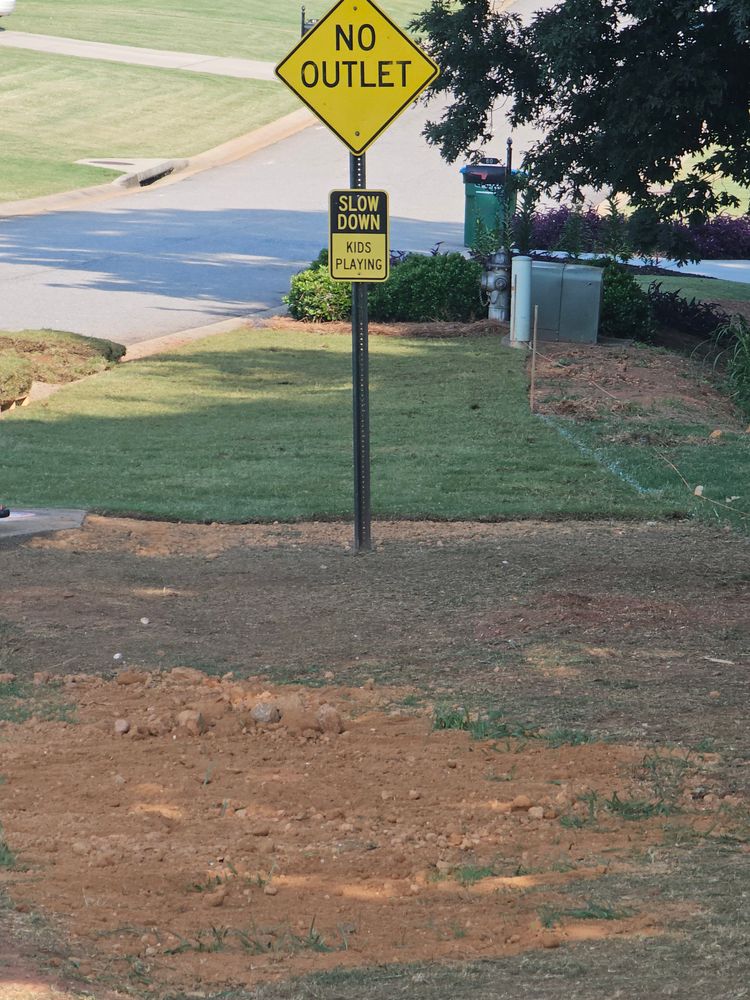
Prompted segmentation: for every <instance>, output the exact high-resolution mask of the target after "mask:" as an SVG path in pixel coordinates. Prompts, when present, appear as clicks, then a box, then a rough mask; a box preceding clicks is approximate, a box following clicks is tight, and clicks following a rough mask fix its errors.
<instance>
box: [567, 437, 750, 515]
mask: <svg viewBox="0 0 750 1000" xmlns="http://www.w3.org/2000/svg"><path fill="white" fill-rule="evenodd" d="M557 423H558V424H560V425H564V428H565V429H566V430H568V431H570V432H572V433H573V434H574V436H575V438H576V440H578V441H579V442H581V444H582V445H583V446H584V447H585V448H588V449H591V451H592V452H593V453H595V454H596V455H597V457H598V458H599V460H600V461H602V462H603V463H604V464H616V466H617V467H618V468H619V469H620V470H621V471H622V472H623V473H624V474H626V475H628V476H630V477H632V478H633V479H634V480H635V481H636V482H638V483H639V484H640V485H641V486H642V487H645V488H646V489H650V490H657V491H659V495H660V496H661V497H662V502H664V503H666V504H669V503H671V504H672V505H673V506H674V508H675V509H677V508H679V507H685V506H687V508H688V509H689V511H690V514H691V516H695V517H698V518H700V519H701V520H707V521H708V522H709V523H712V524H729V525H732V526H733V527H735V528H738V529H740V530H741V531H744V532H747V531H750V434H747V433H743V432H742V431H740V430H736V431H734V432H732V431H725V432H724V433H723V435H722V436H721V437H720V438H718V439H716V440H712V439H709V434H710V433H711V431H712V430H714V427H713V425H710V424H696V423H692V422H691V423H684V424H680V423H679V422H678V421H675V420H664V419H653V420H649V421H648V423H647V425H646V426H644V427H643V428H642V430H643V432H644V436H643V439H642V440H639V436H638V434H637V433H634V434H633V435H632V440H630V441H627V442H624V441H622V440H621V439H622V429H623V425H622V423H621V422H620V421H617V420H601V421H589V422H587V423H579V424H573V423H572V421H565V422H563V421H559V420H558V421H557ZM646 432H647V434H646ZM646 437H648V438H649V439H650V440H651V441H660V442H663V443H659V444H656V445H654V444H651V443H649V441H648V440H646ZM697 486H702V487H703V496H702V497H696V496H694V495H693V491H694V490H695V488H696V487H697Z"/></svg>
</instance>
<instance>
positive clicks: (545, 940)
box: [542, 934, 561, 948]
mask: <svg viewBox="0 0 750 1000" xmlns="http://www.w3.org/2000/svg"><path fill="white" fill-rule="evenodd" d="M560 944H561V941H560V938H559V937H557V935H556V934H542V948H559V947H560Z"/></svg>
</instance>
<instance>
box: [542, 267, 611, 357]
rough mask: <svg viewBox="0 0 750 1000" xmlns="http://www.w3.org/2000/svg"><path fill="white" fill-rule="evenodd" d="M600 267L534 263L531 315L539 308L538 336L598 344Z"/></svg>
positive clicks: (600, 299) (600, 304)
mask: <svg viewBox="0 0 750 1000" xmlns="http://www.w3.org/2000/svg"><path fill="white" fill-rule="evenodd" d="M603 277H604V272H603V269H602V268H601V267H592V266H589V265H587V264H567V263H565V264H562V263H561V264H558V263H556V262H553V261H546V260H535V261H533V262H532V264H531V315H532V322H533V316H534V306H539V323H538V327H537V336H538V338H539V339H540V340H564V341H566V342H567V341H570V342H571V343H577V344H595V343H596V338H597V331H598V329H599V313H600V311H601V306H602V278H603Z"/></svg>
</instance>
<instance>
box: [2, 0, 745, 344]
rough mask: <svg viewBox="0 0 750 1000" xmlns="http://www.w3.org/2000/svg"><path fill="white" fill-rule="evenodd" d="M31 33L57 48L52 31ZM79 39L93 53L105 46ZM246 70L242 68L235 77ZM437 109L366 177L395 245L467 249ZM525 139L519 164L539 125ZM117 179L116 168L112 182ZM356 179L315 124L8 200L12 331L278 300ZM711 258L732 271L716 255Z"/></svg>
mask: <svg viewBox="0 0 750 1000" xmlns="http://www.w3.org/2000/svg"><path fill="white" fill-rule="evenodd" d="M551 3H552V0H544V2H543V3H541V2H540V0H519V2H518V3H516V4H515V5H514V9H516V10H518V11H519V12H520V13H521V14H522V15H524V16H528V15H529V14H530V12H532V11H533V10H534V9H537V8H539V7H541V6H549V5H550V4H551ZM4 34H5V35H9V34H13V33H11V32H5V33H4ZM16 35H18V33H16ZM27 38H31V39H32V42H33V44H35V45H39V44H43V45H45V46H47V48H48V49H49V50H51V49H52V48H54V45H53V44H52V43H53V42H54V40H52V39H50V40H47V41H44V36H27ZM39 38H42V42H41V43H40V42H39V41H38V39H39ZM16 40H18V39H16ZM30 44H31V43H30ZM60 44H61V45H63V48H64V47H65V46H68V47H69V46H70V44H71V41H70V40H66V39H62V40H60ZM72 44H74V45H78V46H83V47H84V49H85V50H86V51H85V53H79V54H83V55H88V56H91V54H92V51H93V50H92V49H91V46H92V45H93V44H94V43H72ZM106 48H107V49H108V50H115V51H114V52H110V53H109V56H108V57H110V58H115V57H117V56H118V55H119V56H121V57H122V59H123V61H132V60H140V61H143V59H146V58H147V57H148V58H155V57H153V56H152V55H149V53H152V54H153V53H154V51H155V50H137V49H135V50H133V49H131V48H130V47H118V46H107V47H106ZM156 54H157V55H158V56H159V58H165V59H167V60H168V61H169V60H172V64H173V65H178V64H180V65H182V66H183V68H184V67H185V66H187V64H188V63H190V62H191V61H192V62H193V63H195V61H196V60H197V61H198V62H197V63H196V68H197V67H198V66H199V65H201V63H200V59H201V57H200V56H197V55H195V54H189V53H188V54H185V53H182V54H181V53H158V52H157V53H156ZM220 62H221V60H212V63H213V64H216V63H220ZM231 62H232V63H233V64H241V63H243V62H244V61H243V60H231ZM248 65H249V64H248ZM253 67H254V68H255V71H257V72H262V73H267V72H268V70H269V67H268V65H267V64H262V63H254V64H252V67H251V68H250V69H248V68H247V67H245V70H247V72H248V73H250V72H251V70H252V68H253ZM258 67H260V69H258ZM245 70H243V68H242V66H239V67H238V66H237V65H233V72H235V74H236V75H241V73H242V72H244V71H245ZM199 71H203V70H202V69H201V70H199ZM211 71H212V72H219V71H220V69H217V68H216V66H215V65H214V68H213V69H212V70H211ZM280 86H281V85H280ZM435 113H436V111H432V110H431V111H430V114H435ZM426 117H428V112H426V111H425V109H424V108H422V107H415V108H411V109H410V110H408V111H407V112H406V113H405V114H404V115H402V116H401V118H399V119H398V120H397V122H396V123H395V124H394V125H393V126H392V127H391V128H390V129H389V130H387V131H386V132H385V133H384V135H383V136H382V137H381V138H379V139H378V140H377V142H376V143H375V144H374V145H373V147H372V148H371V150H370V151H369V152H368V154H367V172H368V176H367V181H368V184H369V186H370V187H373V188H384V189H385V190H387V191H388V193H389V196H390V211H391V235H392V239H391V243H392V246H393V247H394V248H396V249H404V250H422V251H427V250H429V249H430V248H431V247H432V246H434V245H435V244H436V243H441V244H442V246H443V249H451V248H454V249H458V248H460V247H461V245H462V231H463V225H462V220H463V186H462V183H461V177H460V175H459V173H458V168H459V167H460V165H461V164H454V165H448V164H446V163H444V161H443V160H442V159H441V158H440V156H439V154H438V152H437V151H436V150H435V149H431V148H429V147H428V146H427V145H426V143H425V141H424V140H423V139H422V137H421V130H422V127H423V124H424V121H425V119H426ZM497 135H498V142H497V148H493V149H490V150H488V151H487V152H490V153H493V154H494V155H497V156H499V157H501V158H503V157H504V155H505V139H506V134H505V133H504V131H503V129H502V128H500V129H498V133H497ZM513 138H514V143H515V154H516V157H517V159H516V162H518V158H520V155H521V154H522V153H523V151H524V149H525V146H526V144H527V143H528V142H529V141H530V138H531V135H530V134H525V135H524V134H518V133H516V134H515V135H514V137H513ZM137 154H138V150H133V155H134V156H137ZM109 176H111V175H109ZM107 177H108V175H107V173H106V172H104V171H103V172H102V180H103V182H104V181H105V180H106V179H107ZM348 186H349V173H348V153H347V151H346V148H345V147H344V146H343V145H342V144H341V143H340V142H339V141H338V140H337V139H336V138H335V137H334V136H333V135H332V134H331V133H330V132H329V131H328V130H327V129H326V128H324V127H323V126H321V125H318V124H313V125H312V126H311V127H309V128H306V129H305V130H304V131H302V132H299V133H298V134H296V135H293V136H291V137H290V138H287V139H284V140H283V141H281V142H278V143H276V144H275V145H273V146H269V147H267V148H265V149H261V150H260V151H259V152H256V153H254V154H252V155H250V156H248V157H245V158H244V159H242V160H238V161H236V162H234V163H230V164H228V165H226V166H221V167H216V168H215V169H211V170H207V171H204V172H202V173H198V174H195V175H193V176H190V177H187V178H185V179H183V180H180V181H177V182H175V183H167V184H164V185H158V184H157V185H156V186H154V187H150V188H145V189H137V190H135V191H133V192H132V193H130V194H127V195H125V196H120V197H118V198H116V199H114V200H112V201H99V202H97V203H95V204H92V205H91V206H88V207H85V208H81V209H76V210H68V211H61V212H55V213H49V214H42V215H36V216H26V217H23V216H19V217H6V218H3V217H2V206H0V329H7V330H16V329H24V328H39V327H53V328H57V329H63V330H72V331H74V332H77V333H83V334H91V335H97V336H103V337H110V338H113V339H115V340H119V341H120V342H122V343H125V344H133V343H137V342H139V341H143V340H147V339H151V338H153V337H159V336H164V335H166V334H170V333H173V332H176V331H181V330H184V329H188V328H192V327H197V326H203V325H206V324H210V323H213V322H217V321H220V320H224V319H227V318H229V317H238V316H258V315H263V314H264V313H267V312H269V311H271V312H273V311H279V310H281V309H282V308H283V306H282V296H283V295H284V294H285V293H286V292H287V290H288V288H289V279H290V277H291V275H292V274H293V273H294V272H295V271H297V270H299V269H301V268H302V267H304V266H305V265H306V264H307V263H308V262H309V261H310V260H311V259H312V258H313V257H315V256H316V255H317V253H318V252H319V250H320V249H321V247H323V246H324V245H325V243H326V240H327V196H328V192H329V191H330V190H331V189H333V188H338V187H348ZM711 266H712V271H713V273H721V267H719V268H717V265H716V262H712V265H711ZM742 274H745V275H746V277H745V280H750V273H748V268H747V265H746V264H744V263H742V262H740V266H739V267H738V268H735V269H733V270H732V273H731V275H727V276H731V277H735V278H737V279H738V278H740V276H741V275H742Z"/></svg>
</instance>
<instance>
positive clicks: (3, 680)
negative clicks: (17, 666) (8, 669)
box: [0, 674, 16, 684]
mask: <svg viewBox="0 0 750 1000" xmlns="http://www.w3.org/2000/svg"><path fill="white" fill-rule="evenodd" d="M15 679H16V675H15V674H0V684H12V683H13V681H14V680H15Z"/></svg>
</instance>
